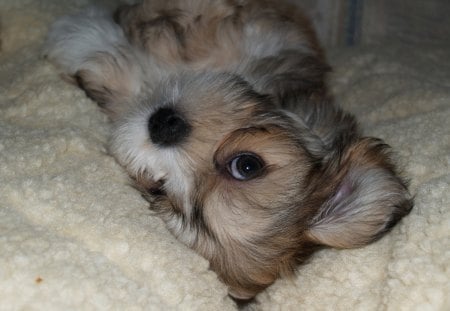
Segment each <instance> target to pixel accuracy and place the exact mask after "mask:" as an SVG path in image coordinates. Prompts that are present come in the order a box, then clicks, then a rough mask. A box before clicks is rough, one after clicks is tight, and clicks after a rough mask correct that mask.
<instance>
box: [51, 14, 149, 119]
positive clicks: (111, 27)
mask: <svg viewBox="0 0 450 311" xmlns="http://www.w3.org/2000/svg"><path fill="white" fill-rule="evenodd" d="M44 56H45V57H47V58H48V59H49V60H50V61H52V62H53V63H55V64H56V65H57V66H58V67H59V68H60V69H61V70H62V71H63V74H64V76H66V77H68V80H69V81H71V82H73V83H75V84H77V85H78V86H79V87H80V88H82V89H83V90H85V91H86V94H87V95H88V96H89V97H91V98H92V99H93V100H94V101H96V102H97V103H99V104H100V106H101V107H103V108H104V109H105V111H106V112H107V113H108V114H109V115H110V116H111V117H113V118H115V117H117V116H118V115H120V114H121V113H123V111H124V110H126V108H127V107H126V106H127V103H128V102H129V101H130V99H132V98H133V96H134V95H136V94H137V92H139V89H140V87H141V85H140V84H141V81H142V76H141V75H142V73H141V69H140V68H141V66H139V62H138V60H137V56H138V55H137V54H136V51H134V50H133V49H132V48H131V47H130V45H129V43H128V41H127V39H126V38H125V35H124V33H123V31H122V29H121V28H120V27H119V26H118V25H117V24H116V23H115V22H114V21H113V20H112V17H111V16H110V12H108V11H104V10H102V9H98V8H89V9H86V10H85V11H82V12H80V13H78V14H75V15H69V16H64V17H62V18H61V19H59V20H57V21H56V22H55V23H54V24H53V25H52V26H51V29H50V31H49V34H48V37H47V40H46V42H45V45H44Z"/></svg>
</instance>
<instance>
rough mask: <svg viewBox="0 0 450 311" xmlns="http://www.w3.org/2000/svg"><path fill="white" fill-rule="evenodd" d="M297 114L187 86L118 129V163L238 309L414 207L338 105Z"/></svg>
mask: <svg viewBox="0 0 450 311" xmlns="http://www.w3.org/2000/svg"><path fill="white" fill-rule="evenodd" d="M308 109H309V110H305V111H301V112H299V115H298V114H295V115H294V114H293V113H290V112H286V111H284V110H282V109H277V108H276V107H275V105H274V104H273V103H272V100H271V98H270V97H268V96H264V95H260V94H258V93H256V92H255V91H254V90H253V89H252V88H251V86H250V85H248V84H247V83H246V82H244V81H243V80H241V79H240V78H238V77H236V76H233V75H230V74H195V75H190V76H189V75H180V76H178V77H176V78H173V79H171V80H169V81H166V82H164V83H162V84H161V85H160V87H159V88H157V90H156V91H155V92H154V93H153V94H152V95H150V96H149V98H145V99H140V103H139V104H138V105H137V108H136V109H134V110H133V111H131V112H130V113H129V114H127V115H126V116H125V117H123V118H121V119H120V120H118V121H117V122H116V124H115V130H114V133H113V138H112V152H113V154H114V155H115V156H116V158H117V159H118V160H119V162H120V163H121V164H122V165H123V166H124V167H126V168H127V170H128V172H129V174H130V176H131V177H132V178H133V179H134V180H135V182H136V185H137V187H138V189H140V190H141V191H142V193H143V194H144V195H145V196H147V197H149V198H154V195H155V194H157V195H159V197H158V198H157V199H156V200H154V208H155V209H156V210H157V211H159V212H160V213H161V216H162V217H163V219H164V220H165V222H166V223H167V226H168V228H169V229H170V230H171V231H172V232H173V233H174V235H175V236H176V237H177V238H178V239H180V240H181V241H183V242H184V243H186V244H187V245H188V246H190V247H192V248H193V249H195V250H196V251H198V252H199V253H200V254H202V255H203V256H205V257H206V258H207V259H209V260H210V262H211V267H212V269H213V270H215V271H216V272H217V273H218V274H219V276H220V278H221V279H222V280H223V281H224V282H225V283H226V284H227V285H228V286H229V288H230V294H231V295H232V296H234V297H237V298H243V299H246V298H251V297H253V296H254V295H255V294H256V293H258V292H259V291H260V290H262V289H264V288H265V287H267V286H268V285H270V284H271V283H273V281H274V280H275V279H276V278H277V277H278V276H280V275H285V274H289V273H291V272H292V271H293V269H294V267H295V265H296V264H297V263H299V262H301V261H303V260H304V259H305V258H306V257H308V256H309V255H310V254H311V253H312V252H313V251H314V250H315V249H317V247H319V246H323V245H325V246H332V247H338V248H351V247H359V246H362V245H365V244H367V243H370V242H371V241H373V240H375V239H377V238H378V237H380V236H381V234H382V233H383V232H385V231H386V230H388V229H389V228H390V227H391V226H392V225H393V224H394V223H395V222H396V221H397V220H398V219H399V218H401V216H403V215H405V214H406V213H407V212H408V211H409V209H410V207H411V202H410V200H409V195H408V191H407V189H406V187H405V185H404V183H403V182H402V180H401V179H399V178H398V177H397V175H396V173H395V170H394V167H393V165H392V164H391V162H390V160H389V154H388V151H387V147H386V145H384V144H383V143H382V142H381V141H379V140H376V139H370V138H360V137H359V135H358V133H357V130H356V125H355V123H354V121H353V118H352V117H350V116H348V115H345V114H343V113H342V112H341V111H340V110H338V109H336V108H333V107H332V106H331V103H327V102H324V103H319V104H315V105H313V104H311V106H310V108H308Z"/></svg>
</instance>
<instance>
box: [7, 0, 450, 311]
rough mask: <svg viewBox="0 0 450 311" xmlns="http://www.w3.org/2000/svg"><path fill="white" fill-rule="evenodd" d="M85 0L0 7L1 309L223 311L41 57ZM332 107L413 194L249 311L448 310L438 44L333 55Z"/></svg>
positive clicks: (75, 96) (88, 113) (447, 107)
mask: <svg viewBox="0 0 450 311" xmlns="http://www.w3.org/2000/svg"><path fill="white" fill-rule="evenodd" d="M87 2H88V1H78V2H77V3H76V4H75V3H73V2H71V1H51V0H41V1H26V0H19V1H8V0H0V16H1V24H2V30H1V31H2V34H1V38H2V51H1V53H0V310H94V309H95V310H234V309H235V306H234V304H233V302H232V301H231V300H230V299H229V298H228V297H227V292H226V289H225V287H224V286H223V285H222V284H221V283H220V282H219V281H218V279H217V277H216V275H215V274H214V273H213V272H211V271H209V270H208V263H207V262H206V261H205V260H204V259H202V258H201V257H199V256H197V255H196V254H194V253H193V252H192V251H190V250H189V249H187V248H186V247H184V246H183V245H181V244H180V243H179V242H177V241H176V240H175V239H174V238H173V237H172V236H171V235H170V234H169V233H168V232H167V230H166V229H165V227H164V225H163V223H162V221H161V220H160V219H158V218H157V217H156V216H154V215H152V213H151V211H149V209H148V207H147V203H146V202H145V201H144V200H143V199H141V197H140V195H139V194H138V193H137V192H136V191H135V190H134V189H133V188H132V187H130V186H129V184H128V181H127V177H126V175H125V173H124V172H123V170H122V169H121V168H120V167H119V165H118V164H117V163H116V162H115V161H114V159H113V158H111V157H110V156H109V155H108V154H107V152H106V143H107V137H108V131H109V124H108V122H107V119H106V117H104V116H103V115H102V114H101V113H100V112H99V110H98V109H97V107H96V105H95V104H93V103H92V102H91V101H90V100H88V99H87V98H86V97H85V95H84V94H83V92H82V91H80V90H78V89H77V88H75V87H73V86H71V85H68V84H66V83H64V82H63V81H62V80H61V79H60V78H59V77H58V74H57V72H56V70H55V69H54V68H53V67H52V66H51V65H50V64H48V63H47V62H46V61H44V60H43V59H41V57H40V54H39V53H40V48H41V44H42V41H43V38H44V36H45V33H46V31H47V29H48V26H49V23H50V22H51V21H52V20H54V19H55V18H56V17H57V16H60V15H62V14H64V13H67V12H69V11H72V10H76V9H77V8H80V7H83V6H85V5H87V4H88V3H87ZM330 56H331V60H332V63H333V65H334V67H335V71H334V74H333V77H332V79H331V80H332V81H331V83H332V86H333V89H334V91H335V93H336V96H337V99H338V100H339V101H340V102H341V104H342V105H343V106H344V107H345V108H346V109H348V110H350V111H352V112H353V113H355V114H356V115H357V116H358V118H359V120H360V121H361V123H362V125H363V127H364V128H365V130H366V133H367V134H368V135H374V136H379V137H382V138H384V139H385V140H386V141H387V142H388V143H390V144H391V145H392V146H394V147H395V150H396V151H397V152H398V154H399V159H400V163H402V164H403V167H404V171H405V174H406V175H407V176H409V177H410V178H411V190H412V192H413V193H414V194H415V195H416V199H415V202H416V203H415V208H414V210H413V211H412V213H411V214H410V215H409V216H408V217H406V218H405V219H404V220H403V221H402V222H401V223H400V225H399V226H397V227H396V228H395V229H394V230H393V231H392V233H390V234H389V235H388V236H386V237H385V238H383V239H382V240H381V241H379V242H377V243H375V244H372V245H370V246H368V247H365V248H363V249H358V250H345V251H337V250H324V251H321V252H319V253H317V255H316V256H314V258H313V259H312V260H311V262H310V263H309V264H307V265H305V266H303V267H301V268H300V269H299V271H298V273H297V275H296V277H294V278H292V279H283V280H279V281H278V282H276V284H274V285H273V286H272V287H270V288H269V289H268V290H266V291H265V292H263V293H262V294H261V295H260V296H259V297H258V298H257V300H256V302H255V303H254V304H253V305H251V306H250V308H251V309H256V310H346V311H347V310H450V234H449V232H450V206H449V205H450V187H449V183H450V169H449V165H450V63H449V62H448V59H449V56H450V47H449V48H445V47H434V48H425V47H418V46H409V47H408V46H406V47H405V46H398V45H386V46H377V47H372V48H370V49H368V48H367V49H352V50H345V51H337V52H334V53H331V55H330Z"/></svg>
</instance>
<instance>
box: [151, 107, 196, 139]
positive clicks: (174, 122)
mask: <svg viewBox="0 0 450 311" xmlns="http://www.w3.org/2000/svg"><path fill="white" fill-rule="evenodd" d="M148 130H149V132H150V139H151V140H152V142H153V143H155V144H157V145H160V146H171V145H174V144H177V143H179V142H181V141H183V139H185V138H186V137H187V136H188V135H189V132H190V130H191V127H190V125H189V124H188V123H187V122H186V121H185V120H184V119H183V117H182V116H181V115H180V114H179V113H177V112H176V111H175V110H174V109H172V108H159V109H158V110H157V111H156V112H155V113H153V114H152V115H151V117H150V119H149V120H148Z"/></svg>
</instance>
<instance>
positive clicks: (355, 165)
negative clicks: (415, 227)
mask: <svg viewBox="0 0 450 311" xmlns="http://www.w3.org/2000/svg"><path fill="white" fill-rule="evenodd" d="M337 158H338V159H335V160H333V161H334V162H331V163H330V164H329V167H328V172H327V173H325V174H324V175H323V176H322V178H321V181H320V185H318V186H319V187H320V189H322V194H321V196H322V198H324V197H325V198H326V199H325V203H323V204H321V206H320V208H319V210H318V212H317V214H316V216H315V217H314V218H313V220H312V223H311V224H310V228H309V230H308V231H307V237H308V238H309V239H310V240H312V241H313V242H315V243H317V244H321V245H326V246H331V247H336V248H354V247H360V246H363V245H366V244H368V243H370V242H372V241H375V240H377V239H378V238H380V237H381V236H382V235H383V233H385V232H386V231H388V230H389V229H390V228H391V227H393V226H394V225H395V223H396V222H397V221H398V220H399V219H401V218H402V217H403V216H405V215H406V214H408V213H409V211H410V209H411V208H412V200H411V198H410V195H409V193H408V190H407V188H406V185H405V183H404V182H403V181H402V180H401V178H400V177H398V175H397V174H396V172H395V169H394V166H393V164H392V163H391V160H390V156H389V147H388V146H387V145H386V144H384V143H383V142H382V141H381V140H378V139H374V138H363V139H360V140H358V141H356V142H354V143H352V144H351V145H350V146H349V147H347V148H345V150H344V151H343V154H342V155H341V156H340V157H337ZM320 189H317V191H319V192H320V191H321V190H320Z"/></svg>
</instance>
